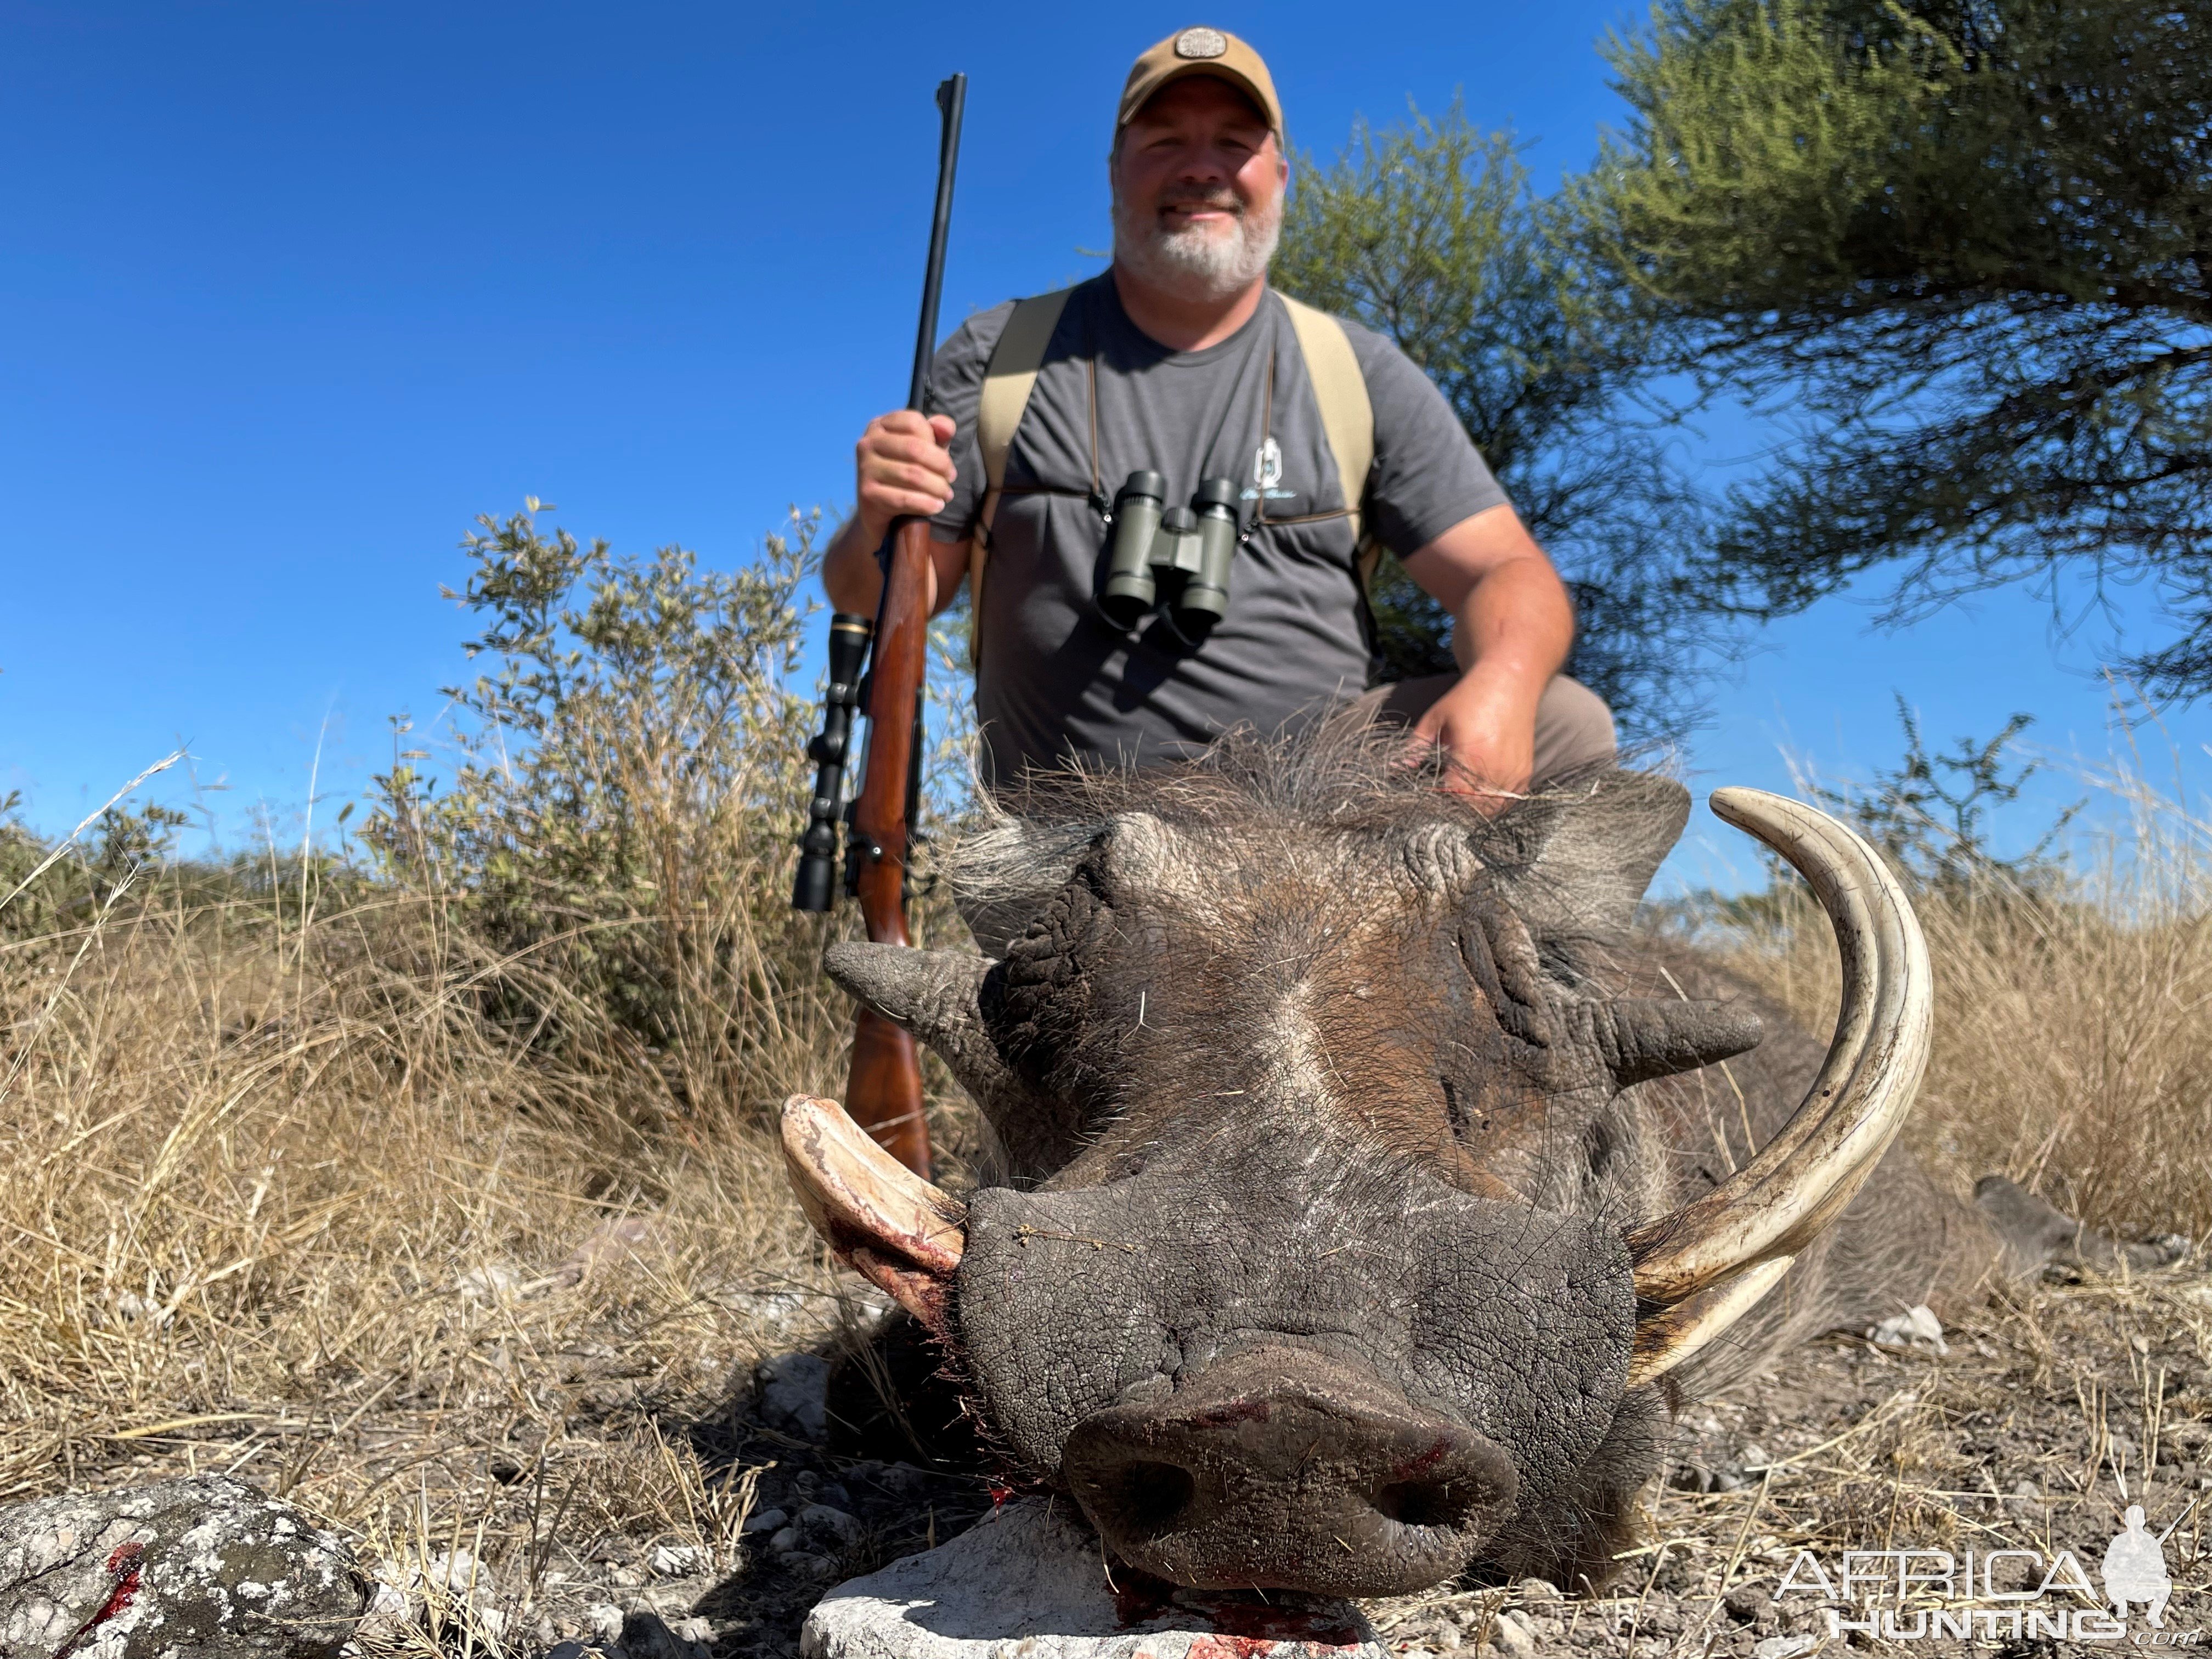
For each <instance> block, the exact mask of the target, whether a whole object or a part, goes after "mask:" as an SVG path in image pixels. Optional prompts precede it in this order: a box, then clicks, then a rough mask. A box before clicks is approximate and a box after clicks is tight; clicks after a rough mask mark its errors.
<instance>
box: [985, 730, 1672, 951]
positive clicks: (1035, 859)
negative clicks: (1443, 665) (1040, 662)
mask: <svg viewBox="0 0 2212 1659" xmlns="http://www.w3.org/2000/svg"><path fill="white" fill-rule="evenodd" d="M1406 757H1407V744H1406V739H1405V737H1404V734H1403V733H1402V732H1377V731H1376V729H1375V728H1373V727H1371V726H1363V725H1358V724H1355V723H1352V722H1349V721H1344V720H1335V721H1330V722H1327V723H1324V724H1322V726H1318V727H1316V728H1314V729H1313V730H1311V731H1310V732H1306V733H1304V734H1300V735H1294V736H1287V737H1274V738H1267V737H1261V736H1259V735H1256V734H1255V733H1253V732H1249V731H1245V730H1239V731H1233V732H1229V733H1227V734H1225V736H1223V737H1222V738H1219V739H1218V740H1217V741H1216V742H1215V743H1214V744H1212V746H1210V747H1209V748H1207V749H1206V750H1204V751H1203V752H1202V753H1200V755H1198V756H1197V757H1195V758H1194V759H1193V760H1191V761H1188V762H1187V763H1182V764H1180V765H1176V766H1169V767H1160V768H1155V769H1149V770H1142V771H1139V770H1137V769H1129V768H1115V767H1108V766H1104V765H1100V764H1097V763H1091V764H1088V765H1079V766H1071V767H1069V768H1068V769H1066V770H1064V771H1061V772H1057V773H1053V774H1047V775H1031V777H1030V779H1029V780H1027V781H1024V783H1022V784H1020V785H1017V786H1014V787H1002V788H1001V789H1000V790H999V791H997V792H996V793H995V794H993V795H989V796H987V797H986V798H985V799H984V803H983V811H982V815H981V819H980V821H979V822H978V823H976V824H975V827H974V828H973V829H969V831H968V832H966V833H965V834H963V835H962V836H958V837H957V838H956V839H955V840H954V841H953V842H952V844H951V847H950V848H948V849H947V853H946V867H947V869H948V872H949V875H950V878H951V884H952V886H953V889H954V890H955V892H957V894H958V895H959V896H960V899H961V903H962V908H963V910H969V911H970V912H979V911H988V910H990V909H994V908H998V907H1002V906H1020V905H1023V904H1024V903H1026V902H1032V901H1034V900H1036V899H1037V898H1039V897H1041V896H1043V895H1046V894H1048V893H1049V892H1051V891H1053V890H1054V889H1056V888H1057V887H1059V885H1060V884H1061V883H1062V882H1063V881H1065V880H1066V878H1067V875H1068V872H1069V871H1070V869H1071V868H1072V867H1073V866H1074V865H1075V863H1076V862H1077V860H1079V859H1080V858H1081V857H1082V855H1083V854H1084V851H1085V848H1088V847H1089V846H1091V844H1092V842H1095V841H1096V840H1097V838H1098V836H1100V835H1101V834H1103V832H1104V831H1105V830H1106V829H1108V827H1109V825H1110V823H1112V822H1113V820H1114V819H1115V817H1118V816H1120V815H1121V814H1125V813H1131V812H1146V813H1150V814H1152V816H1153V817H1158V819H1160V820H1161V821H1162V822H1163V823H1167V824H1169V825H1170V826H1172V827H1176V828H1189V829H1229V830H1234V831H1235V832H1236V833H1237V836H1238V837H1239V838H1240V839H1241V840H1243V841H1244V842H1247V843H1248V844H1249V846H1250V847H1251V848H1252V852H1253V855H1254V856H1255V858H1259V859H1262V860H1264V859H1265V858H1267V847H1268V842H1269V841H1270V840H1271V839H1278V838H1285V837H1289V836H1299V835H1305V834H1310V833H1313V832H1315V831H1341V832H1347V833H1362V832H1364V833H1370V834H1388V833H1391V832H1394V831H1395V832H1411V831H1414V830H1419V829H1430V828H1435V827H1449V828H1454V829H1458V830H1460V831H1462V832H1463V833H1464V834H1465V835H1466V836H1467V837H1468V845H1469V846H1470V847H1471V848H1473V849H1474V852H1475V854H1476V855H1477V856H1478V857H1479V858H1480V859H1481V860H1482V861H1483V863H1484V864H1486V865H1487V866H1492V868H1498V869H1516V868H1520V867H1523V866H1528V865H1529V864H1530V863H1531V862H1532V861H1533V860H1534V859H1535V858H1536V857H1537V856H1538V855H1539V854H1540V853H1541V856H1542V859H1543V862H1544V878H1545V885H1546V886H1547V888H1548V889H1550V890H1552V891H1553V892H1555V893H1557V894H1559V895H1560V896H1562V898H1563V899H1565V898H1566V897H1568V896H1577V898H1576V902H1574V904H1573V907H1572V908H1598V907H1599V906H1601V905H1602V904H1603V903H1604V902H1605V901H1606V899H1607V898H1608V897H1610V898H1613V900H1614V901H1615V902H1616V903H1617V902H1618V899H1619V895H1618V894H1616V893H1614V892H1613V891H1612V890H1615V889H1618V888H1619V887H1620V884H1621V877H1622V859H1621V852H1622V849H1623V848H1626V847H1635V846H1652V847H1656V848H1657V849H1658V855H1663V854H1664V852H1665V850H1666V848H1668V847H1670V846H1672V844H1673V842H1674V838H1675V837H1676V836H1678V835H1679V834H1680V829H1681V825H1682V821H1683V815H1684V811H1685V810H1686V793H1685V792H1684V791H1683V790H1682V788H1681V787H1680V785H1678V784H1675V783H1674V782H1672V781H1669V780H1667V779H1665V778H1663V777H1662V776H1659V775H1655V774H1650V773H1624V772H1619V771H1615V770H1613V769H1612V768H1610V767H1599V768H1593V769H1587V770H1585V771H1583V772H1581V773H1578V774H1575V775H1570V776H1568V777H1565V778H1562V779H1556V780H1553V781H1550V782H1549V783H1548V784H1547V787H1544V788H1543V789H1542V790H1541V791H1539V792H1537V793H1532V794H1529V795H1528V796H1526V797H1524V798H1522V799H1518V800H1516V801H1514V802H1513V803H1512V804H1511V805H1510V806H1508V807H1507V808H1506V810H1504V811H1501V812H1498V813H1497V814H1495V815H1494V816H1492V815H1486V813H1484V812H1483V811H1481V810H1480V808H1479V807H1478V805H1476V802H1475V800H1474V798H1472V797H1470V796H1468V795H1465V794H1461V793H1453V792H1450V791H1448V790H1446V789H1443V788H1442V787H1439V786H1440V784H1441V782H1442V769H1441V768H1440V767H1439V766H1438V764H1437V763H1435V762H1434V761H1433V760H1431V761H1429V762H1426V763H1419V764H1412V765H1409V764H1407V758H1406ZM1601 793H1603V795H1604V796H1605V797H1606V799H1605V804H1604V807H1603V812H1602V816H1603V820H1604V822H1603V829H1602V831H1601V833H1596V832H1595V829H1596V826H1595V824H1593V825H1592V826H1591V828H1592V829H1593V831H1594V833H1592V834H1590V835H1588V836H1577V835H1573V834H1567V835H1562V834H1561V833H1560V832H1561V830H1562V829H1568V828H1570V827H1571V821H1572V820H1574V819H1575V818H1576V817H1578V816H1584V815H1588V814H1590V813H1591V812H1592V811H1594V810H1595V802H1596V801H1597V799H1598V797H1599V795H1600V794H1601ZM1630 862H1631V863H1632V864H1633V862H1634V860H1630ZM1650 862H1651V863H1653V864H1656V862H1657V857H1656V856H1655V857H1653V858H1652V859H1651V860H1650ZM1645 873H1647V874H1648V871H1647V872H1645ZM1640 893H1641V886H1640V884H1639V885H1638V891H1637V893H1635V894H1630V895H1627V896H1626V902H1627V904H1628V905H1629V906H1632V905H1633V904H1634V902H1635V900H1636V898H1637V897H1638V896H1640ZM1548 920H1550V918H1546V917H1532V918H1531V921H1532V924H1534V925H1536V926H1537V927H1538V928H1539V931H1540V932H1542V931H1546V929H1545V927H1544V926H1543V923H1544V922H1545V921H1548Z"/></svg>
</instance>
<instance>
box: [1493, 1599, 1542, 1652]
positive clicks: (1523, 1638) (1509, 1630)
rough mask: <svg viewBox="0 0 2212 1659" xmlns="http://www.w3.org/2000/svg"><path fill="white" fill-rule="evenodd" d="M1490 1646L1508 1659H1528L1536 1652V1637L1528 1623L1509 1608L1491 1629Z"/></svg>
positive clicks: (1500, 1615)
mask: <svg viewBox="0 0 2212 1659" xmlns="http://www.w3.org/2000/svg"><path fill="white" fill-rule="evenodd" d="M1490 1645H1491V1646H1492V1647H1494V1648H1496V1649H1497V1650H1498V1652H1500V1653H1502V1654H1505V1655H1507V1656H1508V1659H1527V1656H1528V1655H1530V1654H1532V1653H1534V1652H1535V1651H1536V1636H1535V1632H1534V1631H1532V1630H1530V1629H1529V1628H1528V1620H1525V1619H1523V1618H1522V1616H1521V1615H1520V1614H1519V1613H1516V1612H1514V1611H1513V1610H1512V1609H1511V1608H1510V1607H1508V1608H1507V1609H1506V1610H1505V1611H1504V1612H1503V1613H1499V1614H1498V1621H1497V1623H1495V1624H1493V1625H1492V1626H1491V1627H1490Z"/></svg>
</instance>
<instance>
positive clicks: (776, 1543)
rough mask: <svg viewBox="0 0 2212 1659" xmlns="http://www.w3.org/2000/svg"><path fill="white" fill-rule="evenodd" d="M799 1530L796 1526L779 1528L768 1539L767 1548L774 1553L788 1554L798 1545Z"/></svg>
mask: <svg viewBox="0 0 2212 1659" xmlns="http://www.w3.org/2000/svg"><path fill="white" fill-rule="evenodd" d="M799 1537H800V1534H799V1528H796V1527H783V1528H778V1530H777V1531H776V1533H775V1535H774V1536H773V1537H771V1538H770V1539H769V1541H768V1547H769V1551H770V1552H771V1553H774V1554H776V1555H788V1554H790V1553H792V1551H793V1550H795V1549H797V1548H798V1547H799Z"/></svg>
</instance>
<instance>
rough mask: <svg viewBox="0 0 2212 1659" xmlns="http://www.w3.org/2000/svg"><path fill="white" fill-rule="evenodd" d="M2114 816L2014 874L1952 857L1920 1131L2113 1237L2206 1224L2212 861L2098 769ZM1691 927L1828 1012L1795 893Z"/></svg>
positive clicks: (2138, 793)
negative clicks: (2056, 855) (2035, 867)
mask: <svg viewBox="0 0 2212 1659" xmlns="http://www.w3.org/2000/svg"><path fill="white" fill-rule="evenodd" d="M2089 783H2090V787H2091V793H2092V796H2093V797H2098V796H2101V797H2102V799H2101V800H2100V801H2096V802H2095V803H2094V804H2095V805H2098V806H2099V807H2100V809H2101V810H2100V811H2097V812H2095V813H2093V814H2092V815H2091V821H2092V822H2095V823H2104V824H2105V825H2106V826H2107V827H2106V828H2105V829H2102V830H2101V831H2098V832H2095V833H2093V834H2087V835H2084V836H2079V837H2077V838H2076V841H2075V845H2074V848H2073V851H2072V853H2071V854H2070V856H2069V859H2068V860H2066V861H2064V862H2063V864H2061V865H2059V866H2056V867H2050V866H2045V867H2043V868H2041V869H2039V872H2037V878H2035V879H2032V880H2028V881H2022V880H2021V879H2020V878H2018V877H2017V875H2016V874H2015V872H2010V871H2008V870H2007V869H2006V868H2005V867H2004V866H2002V865H1998V864H1995V863H1989V862H1984V863H1982V864H1979V865H1978V866H1977V865H1973V864H1971V863H1968V864H1964V865H1958V866H1954V867H1953V869H1952V870H1951V871H1950V872H1947V878H1945V879H1943V880H1942V881H1938V882H1933V883H1923V884H1919V886H1918V889H1917V892H1916V895H1915V901H1914V902H1915V908H1916V909H1917V912H1918V914H1919V917H1920V922H1921V926H1922V928H1923V931H1924V932H1925V933H1926V934H1927V937H1928V945H1929V957H1930V958H1931V960H1932V962H1933V963H1934V966H1935V969H1936V1042H1935V1048H1934V1052H1933V1054H1932V1056H1931V1058H1930V1061H1929V1069H1928V1073H1927V1079H1926V1081H1925V1082H1924V1083H1923V1085H1922V1088H1921V1091H1920V1097H1919V1102H1918V1103H1917V1106H1916V1107H1915V1108H1914V1111H1913V1115H1912V1116H1911V1118H1910V1119H1909V1120H1908V1121H1907V1124H1906V1128H1905V1135H1906V1138H1907V1139H1908V1140H1909V1142H1910V1143H1911V1145H1912V1146H1914V1148H1915V1150H1916V1151H1917V1152H1919V1153H1920V1154H1921V1155H1922V1156H1923V1158H1927V1159H1928V1160H1929V1162H1930V1164H1933V1165H1934V1167H1936V1169H1937V1170H1941V1171H1942V1172H1943V1174H1944V1175H1945V1176H1948V1178H1949V1179H1951V1180H1952V1181H1953V1182H1956V1183H1957V1184H1958V1185H1959V1186H1960V1188H1961V1189H1962V1190H1963V1189H1965V1188H1968V1187H1971V1185H1972V1182H1973V1181H1974V1180H1975V1179H1976V1178H1978V1176H1983V1175H1986V1174H1999V1175H2006V1176H2011V1177H2012V1178H2013V1179H2014V1180H2015V1181H2018V1182H2021V1184H2023V1185H2025V1186H2027V1187H2029V1188H2033V1189H2035V1190H2037V1191H2039V1192H2041V1193H2042V1194H2044V1195H2045V1197H2047V1198H2048V1199H2050V1200H2051V1201H2052V1202H2053V1203H2055V1204H2057V1205H2058V1206H2060V1207H2061V1208H2063V1209H2067V1210H2069V1211H2071V1212H2075V1213H2076V1214H2078V1215H2080V1216H2081V1217H2082V1218H2084V1219H2087V1220H2088V1221H2090V1222H2092V1223H2093V1224H2095V1225H2100V1226H2105V1227H2108V1228H2113V1229H2118V1230H2120V1231H2134V1232H2140V1231H2145V1230H2148V1231H2172V1232H2179V1233H2183V1234H2185V1235H2189V1236H2191V1237H2194V1238H2196V1239H2197V1240H2199V1241H2202V1240H2203V1239H2204V1238H2205V1237H2207V1236H2208V1235H2212V856H2208V850H2207V849H2208V839H2207V829H2208V826H2207V825H2206V824H2205V823H2203V821H2202V820H2200V819H2198V818H2197V817H2193V816H2192V815H2191V813H2189V812H2188V811H2185V809H2184V808H2183V807H2182V806H2181V805H2179V804H2178V803H2177V802H2175V801H2174V800H2172V799H2167V798H2166V797H2163V796H2161V795H2160V793H2158V792H2157V791H2156V790H2155V789H2154V788H2152V787H2149V786H2148V784H2147V783H2146V782H2145V781H2143V779H2142V776H2141V775H2140V774H2139V773H2137V772H2136V771H2134V770H2132V769H2119V770H2115V771H2110V772H2106V773H2102V774H2100V775H2095V776H2093V777H2092V778H2091V779H2090V780H2089ZM1769 898H1770V899H1771V901H1772V902H1769V903H1767V904H1764V905H1749V906H1743V905H1739V906H1735V907H1731V908H1729V910H1728V911H1727V913H1726V914H1725V915H1720V916H1713V917H1709V918H1707V919H1706V925H1705V926H1703V927H1700V929H1699V932H1700V933H1701V934H1702V935H1703V936H1704V937H1705V938H1707V939H1710V940H1711V941H1712V942H1714V943H1715V944H1716V945H1717V946H1718V947H1719V948H1721V949H1723V950H1724V951H1727V953H1728V954H1729V957H1730V958H1731V960H1732V962H1733V963H1734V965H1735V967H1736V968H1737V969H1738V970H1739V971H1741V972H1742V973H1743V974H1745V975H1747V976H1748V977H1749V978H1751V979H1752V980H1753V981H1754V982H1757V983H1759V984H1760V985H1762V986H1764V987H1765V988H1767V989H1769V990H1771V991H1772V992H1773V993H1774V994H1777V995H1778V996H1779V997H1780V998H1781V1000H1783V1001H1784V1002H1785V1003H1786V1004H1788V1005H1789V1006H1791V1007H1793V1008H1795V1009H1796V1010H1797V1011H1798V1012H1800V1013H1801V1014H1802V1016H1803V1017H1804V1018H1806V1019H1807V1020H1808V1023H1810V1024H1811V1025H1812V1028H1813V1029H1814V1030H1827V1029H1828V1028H1829V1026H1831V1025H1832V1024H1833V1020H1834V1009H1835V1000H1836V995H1837V983H1836V980H1837V971H1838V963H1837V959H1836V956H1835V952H1834V947H1833V945H1832V942H1831V939H1830V935H1829V933H1828V930H1827V928H1826V925H1825V924H1824V923H1823V922H1822V921H1821V920H1820V917H1819V915H1818V913H1817V911H1816V910H1815V909H1814V907H1813V905H1812V903H1811V902H1810V900H1809V898H1808V897H1807V896H1804V895H1803V894H1802V890H1797V889H1794V888H1778V889H1777V890H1775V891H1774V892H1773V893H1772V894H1771V895H1769Z"/></svg>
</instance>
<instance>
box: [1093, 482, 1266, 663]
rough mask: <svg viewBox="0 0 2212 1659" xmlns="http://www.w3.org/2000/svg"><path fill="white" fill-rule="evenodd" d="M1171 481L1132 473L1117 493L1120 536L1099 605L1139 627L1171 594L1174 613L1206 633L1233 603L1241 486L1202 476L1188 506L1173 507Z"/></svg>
mask: <svg viewBox="0 0 2212 1659" xmlns="http://www.w3.org/2000/svg"><path fill="white" fill-rule="evenodd" d="M1167 490H1168V481H1167V480H1166V479H1165V478H1164V477H1161V476H1160V475H1159V474H1158V473H1157V472H1147V471H1137V472H1132V473H1131V474H1130V475H1129V479H1128V482H1127V483H1124V484H1123V485H1122V486H1121V493H1120V494H1119V495H1115V497H1114V532H1113V539H1112V541H1111V542H1110V543H1109V545H1108V550H1107V556H1106V569H1105V574H1104V577H1103V580H1102V581H1101V583H1100V585H1099V590H1098V608H1099V610H1100V611H1103V612H1104V613H1105V616H1106V619H1107V620H1108V621H1109V622H1110V623H1113V624H1114V626H1115V627H1116V628H1119V629H1132V628H1134V627H1136V626H1137V624H1138V623H1141V622H1142V621H1144V619H1145V617H1146V615H1147V614H1148V613H1149V612H1150V611H1152V609H1153V608H1154V606H1155V605H1158V602H1159V597H1160V594H1161V592H1163V590H1164V591H1165V592H1166V594H1167V609H1168V618H1169V620H1170V622H1172V623H1174V624H1175V626H1176V628H1177V629H1179V630H1181V631H1182V633H1184V634H1186V635H1200V634H1203V633H1204V632H1205V631H1206V629H1210V628H1212V626H1213V624H1214V623H1218V622H1219V621H1220V620H1221V618H1222V616H1223V614H1224V613H1225V611H1227V610H1228V609H1229V563H1230V561H1231V559H1233V558H1234V557H1235V556H1236V554H1237V486H1236V484H1234V483H1231V481H1230V480H1229V479H1227V478H1204V479H1201V480H1200V482H1199V486H1198V489H1197V490H1196V491H1195V492H1194V494H1193V495H1192V496H1191V498H1190V505H1189V506H1188V507H1169V506H1167V505H1166V501H1167Z"/></svg>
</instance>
